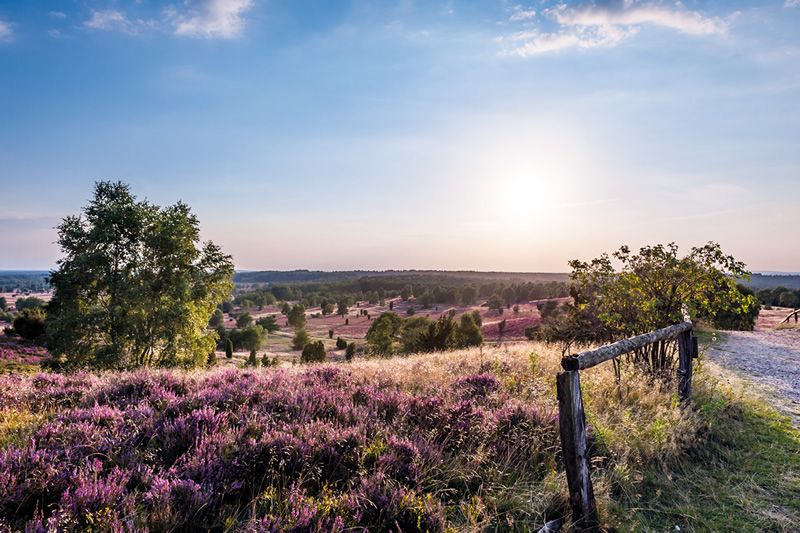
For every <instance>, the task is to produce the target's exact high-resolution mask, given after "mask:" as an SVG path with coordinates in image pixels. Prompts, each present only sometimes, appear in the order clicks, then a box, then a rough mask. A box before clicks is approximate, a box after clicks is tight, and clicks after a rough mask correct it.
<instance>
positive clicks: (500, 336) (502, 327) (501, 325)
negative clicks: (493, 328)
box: [497, 318, 506, 341]
mask: <svg viewBox="0 0 800 533" xmlns="http://www.w3.org/2000/svg"><path fill="white" fill-rule="evenodd" d="M505 332H506V319H505V318H504V319H503V320H501V321H500V323H499V324H497V333H498V340H501V341H502V340H503V334H504V333H505Z"/></svg>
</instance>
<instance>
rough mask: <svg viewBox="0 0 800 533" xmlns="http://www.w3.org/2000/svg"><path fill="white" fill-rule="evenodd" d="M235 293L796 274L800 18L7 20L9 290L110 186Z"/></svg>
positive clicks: (296, 9)
mask: <svg viewBox="0 0 800 533" xmlns="http://www.w3.org/2000/svg"><path fill="white" fill-rule="evenodd" d="M98 179H120V180H123V181H126V182H128V183H130V184H131V186H132V187H133V190H134V192H135V193H137V194H138V195H139V196H141V197H146V198H148V199H149V200H151V201H154V202H157V203H162V204H167V203H173V202H175V201H177V200H179V199H180V200H184V201H186V202H188V203H189V204H190V205H191V206H192V208H193V209H194V210H195V212H196V213H197V214H198V216H199V217H200V220H201V224H202V228H203V235H204V237H205V238H210V239H213V240H214V241H215V242H217V243H218V244H220V245H221V246H222V247H223V248H224V249H225V250H226V251H228V252H229V253H231V254H232V255H233V256H234V259H235V262H236V264H237V267H239V268H245V269H290V268H322V269H348V268H447V269H454V268H466V269H480V270H486V269H493V270H525V271H565V270H567V265H566V262H567V261H568V260H569V259H571V258H576V257H579V258H590V257H593V256H596V255H597V254H599V253H601V252H603V251H608V250H611V249H614V248H616V247H617V246H619V245H620V244H623V243H627V244H630V245H631V246H634V247H635V246H640V245H644V244H649V243H656V242H668V241H676V242H678V243H679V244H680V245H681V246H683V247H688V246H692V245H697V244H702V243H704V242H706V241H708V240H716V241H719V242H720V243H722V245H723V247H724V248H725V249H726V250H727V251H729V252H730V253H733V254H735V255H736V256H737V257H738V258H740V259H742V260H744V261H745V262H747V264H748V265H749V266H750V267H751V268H753V269H756V270H784V271H797V270H800V247H798V246H796V244H795V243H796V240H797V239H796V238H795V236H796V234H797V232H796V229H797V224H796V220H797V206H798V192H800V1H797V0H789V1H784V0H777V1H763V2H735V1H730V2H729V1H725V2H723V1H719V2H684V3H679V2H678V3H676V2H672V1H671V2H659V1H621V2H566V3H562V2H552V1H547V2H543V1H538V0H535V1H533V2H525V3H517V2H504V1H497V2H489V1H485V2H457V1H433V0H431V1H426V2H423V1H410V0H407V1H400V2H378V1H353V2H333V1H316V2H312V1H297V0H294V1H291V0H287V1H278V0H263V1H262V0H186V1H184V0H176V1H174V2H156V1H154V0H139V1H136V0H131V1H125V0H116V1H113V0H112V1H94V0H75V1H63V2H41V1H20V2H11V1H4V0H0V191H2V198H3V201H2V204H0V205H2V208H0V245H2V253H0V268H49V267H51V266H53V265H54V264H55V261H56V260H57V258H58V249H57V247H56V246H55V245H53V241H54V240H55V231H54V230H53V227H54V226H55V225H56V224H57V223H58V220H59V219H60V218H61V217H63V216H65V215H68V214H71V213H76V212H77V211H78V210H79V209H80V208H81V207H82V206H83V205H85V203H86V201H87V200H88V198H89V196H90V194H91V188H92V184H93V183H94V181H96V180H98Z"/></svg>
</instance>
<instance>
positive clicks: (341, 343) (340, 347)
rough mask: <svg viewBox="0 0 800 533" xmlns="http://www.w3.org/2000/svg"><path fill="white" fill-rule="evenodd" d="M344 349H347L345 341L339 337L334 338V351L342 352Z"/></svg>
mask: <svg viewBox="0 0 800 533" xmlns="http://www.w3.org/2000/svg"><path fill="white" fill-rule="evenodd" d="M345 348H347V341H346V340H344V339H343V338H341V337H336V349H337V350H344V349H345Z"/></svg>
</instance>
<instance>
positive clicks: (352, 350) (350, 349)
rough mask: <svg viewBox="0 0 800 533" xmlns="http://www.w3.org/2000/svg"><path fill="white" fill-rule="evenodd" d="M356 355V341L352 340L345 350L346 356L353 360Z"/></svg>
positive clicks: (346, 358) (347, 358)
mask: <svg viewBox="0 0 800 533" xmlns="http://www.w3.org/2000/svg"><path fill="white" fill-rule="evenodd" d="M355 355H356V343H354V342H351V343H350V344H348V345H347V349H346V350H345V352H344V358H345V360H347V361H352V360H353V357H354V356H355Z"/></svg>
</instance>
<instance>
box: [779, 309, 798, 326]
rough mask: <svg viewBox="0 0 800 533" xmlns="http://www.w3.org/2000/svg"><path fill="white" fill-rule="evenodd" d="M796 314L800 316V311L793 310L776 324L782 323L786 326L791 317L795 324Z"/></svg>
mask: <svg viewBox="0 0 800 533" xmlns="http://www.w3.org/2000/svg"><path fill="white" fill-rule="evenodd" d="M798 314H800V309H795V310H794V311H792V312H791V313H789V314H788V315H786V318H784V319H783V320H781V321H780V322H778V324H783V323H784V322H785V323H787V324H788V323H789V319H790V318H792V317H794V321H795V323H797V315H798Z"/></svg>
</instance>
